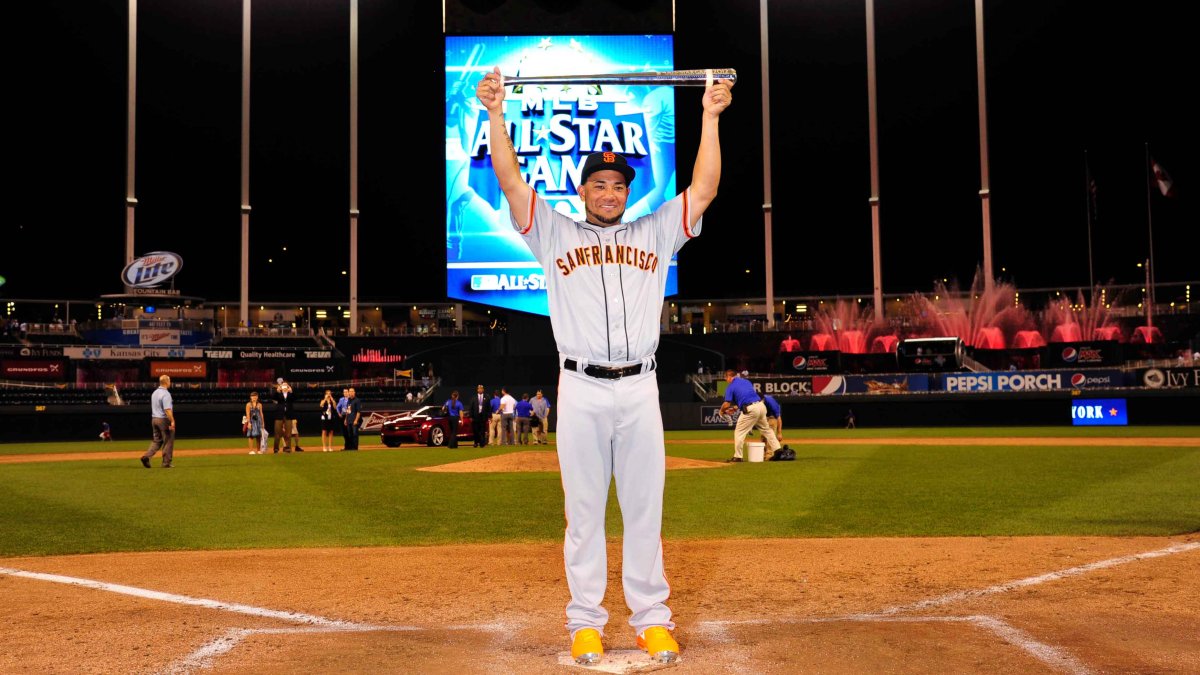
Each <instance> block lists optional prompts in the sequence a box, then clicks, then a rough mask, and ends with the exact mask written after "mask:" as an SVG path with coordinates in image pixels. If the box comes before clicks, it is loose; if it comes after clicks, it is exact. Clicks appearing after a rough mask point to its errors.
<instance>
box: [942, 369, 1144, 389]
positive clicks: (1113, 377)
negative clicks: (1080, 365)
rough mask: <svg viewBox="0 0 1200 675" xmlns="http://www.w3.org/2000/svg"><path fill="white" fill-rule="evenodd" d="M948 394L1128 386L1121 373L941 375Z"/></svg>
mask: <svg viewBox="0 0 1200 675" xmlns="http://www.w3.org/2000/svg"><path fill="white" fill-rule="evenodd" d="M940 379H941V381H942V389H943V390H944V391H955V392H958V391H1058V390H1061V389H1087V388H1093V389H1095V388H1106V387H1123V386H1125V374H1124V373H1122V372H1121V371H1119V370H1091V369H1089V370H1080V371H1075V372H1072V371H1069V370H1053V371H1050V370H1043V371H1038V370H1033V371H1010V372H1003V373H953V374H951V373H948V374H944V375H941V376H940Z"/></svg>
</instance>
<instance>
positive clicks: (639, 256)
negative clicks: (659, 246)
mask: <svg viewBox="0 0 1200 675" xmlns="http://www.w3.org/2000/svg"><path fill="white" fill-rule="evenodd" d="M571 254H572V251H567V253H566V256H565V258H557V259H555V261H554V264H555V266H557V267H558V269H559V271H561V272H562V275H563V276H564V277H565V276H568V275H569V274H571V272H574V271H575V268H576V267H583V266H586V265H602V264H608V265H627V266H629V267H635V268H637V269H640V270H643V271H646V272H650V273H651V274H653V273H654V272H657V271H658V255H657V254H655V253H654V252H653V251H646V250H643V249H640V248H638V247H636V246H613V245H612V244H605V245H604V247H603V249H601V247H600V246H580V247H578V248H576V249H575V250H574V255H571ZM602 255H603V257H602Z"/></svg>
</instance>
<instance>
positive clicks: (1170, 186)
mask: <svg viewBox="0 0 1200 675" xmlns="http://www.w3.org/2000/svg"><path fill="white" fill-rule="evenodd" d="M1150 170H1151V171H1153V172H1154V182H1156V183H1158V189H1159V191H1160V192H1162V193H1163V196H1164V197H1174V196H1175V183H1174V182H1173V181H1172V180H1171V176H1170V175H1169V174H1168V173H1167V170H1166V169H1164V168H1163V167H1162V165H1161V164H1159V163H1158V161H1157V160H1155V159H1154V158H1153V157H1151V158H1150Z"/></svg>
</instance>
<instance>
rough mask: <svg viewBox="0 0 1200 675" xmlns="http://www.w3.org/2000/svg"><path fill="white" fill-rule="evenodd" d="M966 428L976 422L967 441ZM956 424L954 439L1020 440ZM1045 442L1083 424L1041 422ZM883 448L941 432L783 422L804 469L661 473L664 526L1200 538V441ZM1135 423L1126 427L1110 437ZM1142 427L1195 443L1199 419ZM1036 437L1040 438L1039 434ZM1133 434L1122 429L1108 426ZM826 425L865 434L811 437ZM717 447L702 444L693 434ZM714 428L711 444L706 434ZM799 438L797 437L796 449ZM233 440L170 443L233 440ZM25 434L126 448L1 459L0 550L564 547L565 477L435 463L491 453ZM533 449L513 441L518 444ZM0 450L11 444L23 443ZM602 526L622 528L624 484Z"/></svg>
mask: <svg viewBox="0 0 1200 675" xmlns="http://www.w3.org/2000/svg"><path fill="white" fill-rule="evenodd" d="M964 431H966V432H969V431H974V432H976V433H964ZM1015 431H1020V430H1007V429H1006V430H961V429H955V430H952V432H951V433H950V434H949V435H950V436H955V437H962V436H972V435H974V436H989V437H998V436H1019V435H1025V434H1020V433H1013V432H1015ZM1046 431H1047V433H1044V434H1041V435H1042V436H1063V435H1069V434H1070V432H1072V431H1074V430H1066V432H1064V431H1063V430H1061V429H1055V430H1046ZM1095 431H1096V430H1087V432H1088V433H1086V434H1080V435H1079V436H1078V438H1077V440H1078V442H1077V443H1075V442H1072V443H1070V444H1068V445H1063V446H1038V447H1026V446H1022V445H1020V444H1019V441H1017V442H1016V443H1017V444H1015V445H1012V446H972V445H969V444H966V443H964V444H953V445H936V446H934V445H917V444H914V445H883V444H880V443H872V441H871V438H866V437H864V436H865V435H867V434H869V435H870V436H873V437H876V438H890V439H895V438H904V437H907V438H914V439H917V438H924V437H933V436H939V435H945V434H944V430H934V429H922V430H912V429H906V430H897V433H895V434H891V433H888V432H887V431H886V430H870V431H865V430H864V431H863V432H862V433H859V434H858V435H857V436H856V435H854V434H855V433H856V432H840V431H835V430H823V431H813V432H802V431H792V430H789V431H788V432H787V435H788V442H789V443H790V444H791V445H792V447H793V448H795V449H796V451H797V455H798V456H797V461H795V462H765V463H762V464H751V463H743V464H737V465H732V466H726V467H722V468H717V469H701V470H678V471H669V472H668V474H667V488H666V496H665V514H664V530H663V535H664V538H667V539H687V538H758V537H817V536H822V537H824V536H846V537H850V536H951V535H965V536H971V535H1170V534H1179V533H1184V532H1194V531H1197V530H1200V498H1197V496H1196V490H1195V486H1196V485H1197V484H1200V441H1197V442H1196V443H1191V442H1190V441H1185V443H1187V445H1186V447H1159V446H1144V447H1138V446H1130V447H1111V446H1094V445H1089V444H1088V438H1094V437H1096V433H1095ZM1120 431H1122V432H1127V431H1130V430H1128V429H1125V430H1120ZM1139 431H1144V433H1140V434H1135V435H1134V436H1141V437H1151V436H1161V437H1177V438H1185V439H1197V437H1198V436H1200V433H1198V432H1200V429H1197V428H1180V427H1173V428H1153V429H1151V428H1146V429H1139ZM1031 435H1034V434H1031ZM1112 435H1114V436H1115V435H1122V436H1129V434H1127V433H1122V434H1112ZM730 436H731V434H730V433H729V432H728V431H711V432H678V433H677V432H671V433H669V434H668V438H669V439H672V440H679V441H680V442H673V443H671V444H669V445H668V446H667V452H668V453H669V454H671V455H676V456H681V457H690V458H696V459H708V460H714V461H720V460H723V459H724V458H726V457H728V456H729V454H730V447H731V443H729V442H727V441H729V440H730ZM819 437H825V438H841V439H847V440H856V441H859V442H854V443H852V444H838V445H833V444H822V443H821V442H820V440H818V438H819ZM689 440H692V441H706V440H707V441H709V442H708V443H703V442H696V443H689V442H688V441H689ZM712 440H719V441H721V442H719V443H712V442H711V441H712ZM806 441H807V442H806ZM244 442H245V441H244V440H243V439H229V440H227V441H220V440H201V441H197V440H189V441H187V442H186V443H184V442H181V443H180V447H189V446H190V447H194V448H195V447H203V448H214V447H233V448H238V447H242V444H244ZM128 443H129V444H128V445H126V444H125V443H120V444H118V443H104V444H100V443H84V444H54V445H53V446H52V447H53V448H54V449H53V450H51V449H50V447H51V446H48V445H47V444H32V445H34V446H38V448H39V450H38V451H40V452H87V451H113V450H122V449H127V450H128V451H129V457H128V459H122V460H88V461H70V462H33V463H16V464H0V485H2V486H3V488H0V555H3V556H15V555H49V554H64V553H87V552H104V551H143V550H181V549H235V548H274V547H306V546H377V545H430V544H447V543H483V542H534V541H536V542H546V541H559V540H561V537H562V530H563V525H564V522H563V509H562V487H561V483H560V481H559V477H558V474H557V473H553V472H540V473H490V474H487V473H431V472H423V471H417V470H416V469H417V468H418V467H422V466H431V465H437V464H445V463H448V462H453V461H462V460H466V459H473V458H478V457H485V456H491V455H497V454H501V453H502V452H505V451H511V450H513V448H487V449H482V450H479V449H471V448H462V447H460V448H459V449H458V450H447V449H430V448H418V447H413V446H405V447H404V448H401V449H398V450H381V451H364V452H359V453H321V452H307V453H304V454H302V455H295V454H293V455H282V454H280V455H267V456H249V455H245V454H236V455H209V456H195V457H186V456H183V457H180V456H177V457H176V462H175V463H176V467H177V468H176V469H174V470H170V471H164V470H161V469H159V468H157V461H156V462H155V468H154V469H151V470H146V469H143V468H142V467H141V466H140V464H138V462H137V456H138V455H140V453H141V451H142V450H144V447H145V444H144V443H141V442H134V441H129V442H128ZM534 449H537V448H532V447H530V448H523V447H518V448H515V450H534ZM30 452H32V451H30V450H29V446H27V445H21V446H18V445H7V446H4V445H0V455H2V454H29V453H30ZM608 531H609V534H610V535H611V536H614V537H615V536H620V533H621V521H620V511H619V509H618V506H617V500H616V496H615V491H612V492H610V499H609V528H608Z"/></svg>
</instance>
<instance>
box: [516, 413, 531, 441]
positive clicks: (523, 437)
mask: <svg viewBox="0 0 1200 675" xmlns="http://www.w3.org/2000/svg"><path fill="white" fill-rule="evenodd" d="M529 420H530V418H528V417H518V418H517V443H519V444H520V445H529V431H530V429H531V427H530V426H529Z"/></svg>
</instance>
